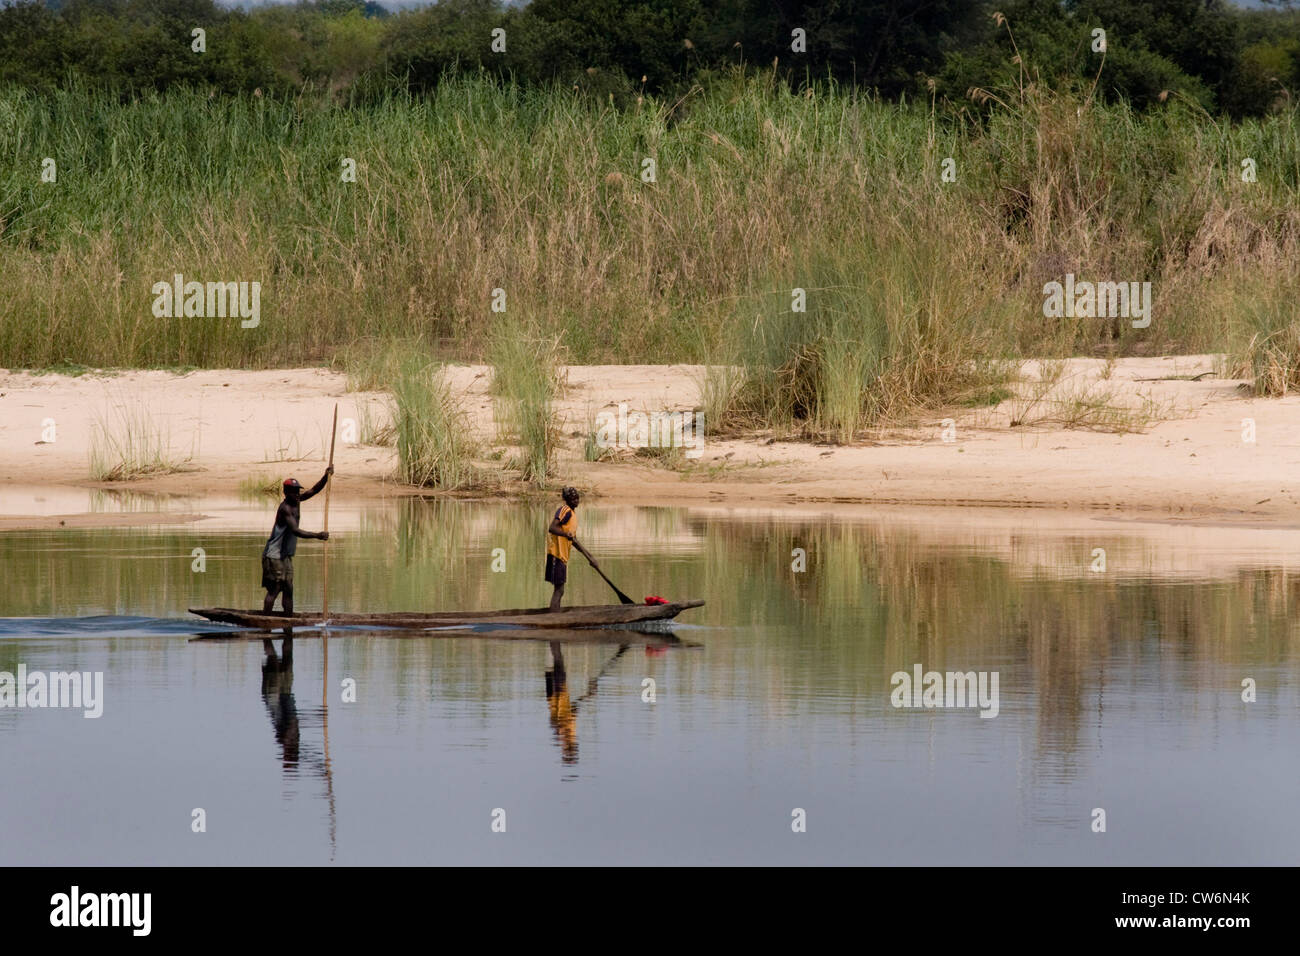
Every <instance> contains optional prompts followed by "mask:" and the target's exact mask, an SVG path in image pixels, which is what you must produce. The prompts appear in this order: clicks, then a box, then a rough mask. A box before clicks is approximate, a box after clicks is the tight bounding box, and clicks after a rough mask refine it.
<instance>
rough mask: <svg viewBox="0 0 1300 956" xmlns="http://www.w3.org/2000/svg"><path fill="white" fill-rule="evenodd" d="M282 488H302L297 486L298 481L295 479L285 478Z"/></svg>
mask: <svg viewBox="0 0 1300 956" xmlns="http://www.w3.org/2000/svg"><path fill="white" fill-rule="evenodd" d="M284 486H285V487H286V488H301V487H302V485H300V484H298V479H297V478H286V479H284Z"/></svg>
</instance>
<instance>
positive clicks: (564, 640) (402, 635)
mask: <svg viewBox="0 0 1300 956" xmlns="http://www.w3.org/2000/svg"><path fill="white" fill-rule="evenodd" d="M330 633H331V632H330V631H329V630H327V629H325V628H317V627H309V628H303V629H302V630H298V631H295V630H293V629H292V628H290V629H288V630H287V632H286V633H284V634H272V633H270V632H269V631H255V630H252V629H250V628H237V627H229V628H225V629H224V630H220V631H199V632H198V633H196V634H195V635H194V636H193V637H191V638H190V642H191V643H197V644H212V643H227V642H234V641H269V640H271V639H273V638H274V639H279V638H280V637H288V638H292V639H294V640H299V641H302V640H319V639H321V638H323V637H325V636H326V635H328V634H330ZM333 634H334V636H335V637H336V638H341V637H343V636H344V634H343V632H342V631H334V632H333ZM349 636H362V637H365V638H366V639H367V640H369V639H372V638H373V639H386V640H404V639H405V640H410V639H415V640H424V639H426V638H429V639H442V640H465V639H467V638H473V639H474V640H477V641H539V642H542V643H559V644H565V645H568V644H596V645H605V644H609V645H619V644H628V645H633V646H636V647H656V648H665V647H701V646H702V645H700V644H697V643H695V642H693V641H688V640H683V639H682V638H680V637H678V636H677V635H676V634H674V633H672V632H671V631H668V630H665V629H663V626H662V625H656V624H655V623H654V622H653V621H648V622H646V623H644V624H624V625H622V626H620V627H495V626H492V625H489V626H488V627H482V628H480V627H475V628H470V629H467V628H459V627H448V628H433V629H432V630H428V629H426V630H421V631H415V630H403V629H402V628H366V630H364V631H352V632H350V635H349Z"/></svg>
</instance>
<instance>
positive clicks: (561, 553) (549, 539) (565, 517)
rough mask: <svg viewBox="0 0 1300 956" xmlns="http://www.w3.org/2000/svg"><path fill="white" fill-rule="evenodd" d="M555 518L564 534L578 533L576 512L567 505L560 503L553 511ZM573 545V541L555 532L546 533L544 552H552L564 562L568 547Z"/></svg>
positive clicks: (567, 554)
mask: <svg viewBox="0 0 1300 956" xmlns="http://www.w3.org/2000/svg"><path fill="white" fill-rule="evenodd" d="M555 520H556V521H558V522H559V523H560V530H561V531H564V532H565V533H566V534H577V533H578V513H577V512H576V511H574V510H573V509H572V508H570V507H569V506H568V505H560V507H559V509H558V510H557V511H556V512H555ZM572 547H573V542H572V541H570V540H569V539H568V538H561V537H560V536H559V535H557V534H551V533H550V532H549V531H548V532H547V534H546V553H547V554H552V555H554V556H555V557H556V558H558V559H559V560H560V561H563V562H564V563H565V564H568V563H569V549H570V548H572Z"/></svg>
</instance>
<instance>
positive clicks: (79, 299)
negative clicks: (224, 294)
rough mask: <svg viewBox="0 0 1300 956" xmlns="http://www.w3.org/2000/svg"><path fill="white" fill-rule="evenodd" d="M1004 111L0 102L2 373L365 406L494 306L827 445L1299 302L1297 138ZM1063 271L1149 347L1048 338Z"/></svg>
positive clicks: (1262, 124) (469, 335) (1176, 114)
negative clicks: (1012, 369)
mask: <svg viewBox="0 0 1300 956" xmlns="http://www.w3.org/2000/svg"><path fill="white" fill-rule="evenodd" d="M997 94H998V103H997V104H995V105H994V107H993V108H992V109H991V110H990V111H989V112H988V113H987V115H981V116H979V118H972V117H973V115H974V114H972V113H968V112H967V113H963V112H957V113H952V114H948V115H944V114H941V113H937V112H935V111H932V110H931V109H930V108H929V107H928V106H927V105H926V104H923V103H905V104H891V103H884V102H881V101H879V100H877V99H875V98H873V97H871V96H867V95H864V94H861V93H857V92H854V91H852V90H848V89H844V88H840V87H837V86H834V85H831V84H813V85H812V86H810V87H809V88H807V89H806V90H802V91H792V90H789V89H786V88H784V87H783V86H782V85H780V84H773V83H770V82H768V81H767V77H765V76H761V75H752V74H751V75H745V74H741V73H736V74H731V75H721V76H718V77H715V78H714V79H713V80H711V81H709V82H708V83H705V84H703V85H702V86H700V87H697V88H695V89H694V90H693V91H692V92H691V93H690V94H689V95H688V96H687V97H686V98H685V99H684V100H682V101H680V102H678V101H677V100H674V101H672V102H668V101H659V100H656V99H655V98H654V97H646V98H645V99H644V100H643V101H642V102H640V103H638V104H636V105H634V106H632V107H629V108H628V109H623V110H620V109H615V108H612V107H609V106H606V105H601V104H599V103H593V102H592V101H591V100H589V99H585V98H582V97H580V96H578V95H576V94H574V93H573V92H572V91H567V90H564V89H558V88H551V89H547V88H539V87H533V88H523V87H519V86H516V85H513V84H511V83H509V82H502V81H498V80H494V79H492V78H489V77H482V76H460V77H449V78H447V79H446V81H445V82H443V83H440V84H439V85H438V86H437V87H436V88H435V89H434V90H433V91H431V92H430V93H429V94H428V95H427V96H425V97H423V98H412V97H408V96H405V95H399V94H385V95H382V96H376V97H375V98H374V99H372V100H368V101H367V102H366V104H365V105H347V104H340V103H335V102H331V101H330V100H328V99H327V98H319V99H316V98H313V97H311V96H308V95H304V96H300V97H296V98H292V99H276V98H273V97H248V96H220V97H212V98H209V97H208V96H207V94H206V93H203V92H196V91H185V90H175V91H172V92H169V93H167V94H165V95H154V94H147V95H142V96H139V97H137V98H135V99H132V100H129V101H126V102H122V101H120V100H119V99H118V98H116V97H114V96H112V95H110V94H107V93H103V92H96V91H92V90H88V89H83V88H76V87H73V88H70V89H65V90H58V91H51V92H45V93H35V92H31V91H28V90H23V89H15V88H12V87H9V88H3V89H0V274H2V275H3V276H4V279H5V281H4V295H3V296H0V366H5V367H31V368H45V367H52V366H64V367H67V366H87V367H141V366H147V367H177V366H182V367H274V366H286V365H302V364H317V363H322V362H330V361H336V362H344V363H345V364H349V365H350V366H351V367H352V368H354V369H355V370H356V371H355V374H354V376H353V377H354V385H355V386H356V387H366V388H374V387H384V385H385V384H386V383H388V382H391V381H392V380H393V376H394V374H395V372H394V370H393V367H392V366H391V365H385V364H384V363H385V362H386V361H387V356H388V354H389V352H390V349H389V344H390V343H400V344H401V349H400V351H402V352H419V353H420V354H425V355H429V354H436V355H439V356H441V357H444V358H455V359H466V360H467V359H474V360H483V359H486V358H487V357H488V356H489V353H490V352H491V351H492V349H493V344H492V343H493V338H492V336H493V331H492V330H493V329H494V326H495V324H496V323H497V321H498V320H499V318H500V316H499V315H498V314H496V313H493V312H492V311H491V305H492V296H493V290H495V289H502V290H504V291H505V293H506V294H507V296H508V300H509V313H508V314H509V315H511V316H512V317H513V316H517V315H526V316H528V317H529V321H530V323H532V324H533V326H534V327H535V329H536V331H537V333H538V335H540V336H543V337H545V338H547V339H548V340H549V339H554V340H557V341H558V342H559V343H560V344H561V345H562V347H563V349H564V351H565V356H566V359H568V360H569V361H572V362H575V363H593V362H612V363H631V362H636V363H644V362H691V363H710V364H715V365H716V364H729V365H736V366H739V367H742V368H743V369H744V371H745V378H746V384H745V386H744V389H745V392H746V395H745V397H744V398H743V399H742V400H739V402H738V403H737V401H733V400H731V398H730V397H728V398H727V399H726V400H725V401H721V404H722V405H723V406H725V407H726V408H727V410H728V411H729V413H730V414H731V416H732V419H733V421H734V420H738V419H744V418H746V417H748V418H749V419H752V420H754V421H756V422H758V423H760V424H763V425H765V426H780V427H782V428H786V429H792V430H806V431H811V432H816V433H818V434H824V435H827V436H828V437H832V438H837V439H839V440H848V439H849V437H850V436H851V435H853V434H854V433H856V432H858V431H860V430H861V429H862V428H863V427H869V426H870V424H871V423H873V422H876V421H880V420H882V419H886V418H889V417H894V416H899V415H906V414H910V413H911V412H912V411H914V410H915V408H916V407H918V406H919V407H927V406H929V405H933V404H935V403H937V402H941V401H944V400H946V398H947V397H948V396H950V395H952V394H953V393H954V392H960V391H961V390H962V389H964V388H972V387H977V386H978V385H979V382H980V381H981V380H983V379H986V378H988V374H987V368H986V364H987V363H989V362H992V361H995V360H999V359H1002V358H1005V357H1006V356H1007V355H1008V354H1011V355H1014V356H1029V355H1065V354H1078V353H1084V354H1087V353H1089V352H1091V351H1093V350H1095V349H1098V348H1107V349H1111V350H1118V351H1119V352H1121V353H1123V352H1134V351H1143V352H1153V351H1160V352H1180V351H1207V350H1208V351H1223V352H1228V351H1233V350H1238V349H1244V348H1245V347H1246V344H1247V343H1248V342H1249V341H1250V339H1251V336H1250V335H1245V336H1244V338H1243V335H1242V332H1243V329H1244V328H1245V327H1247V326H1249V325H1250V324H1251V322H1252V320H1251V319H1250V316H1249V309H1250V303H1251V302H1252V300H1255V299H1258V298H1260V297H1261V296H1268V295H1271V293H1272V290H1273V289H1275V288H1276V287H1278V285H1279V284H1283V283H1294V282H1295V281H1297V280H1298V279H1300V112H1298V111H1297V109H1295V108H1290V109H1287V110H1284V111H1282V112H1278V113H1274V114H1271V115H1269V116H1266V117H1263V118H1261V119H1258V120H1249V121H1243V122H1241V123H1238V124H1231V125H1230V124H1223V123H1220V122H1218V121H1216V120H1214V119H1212V118H1210V117H1208V116H1207V115H1205V114H1204V113H1203V112H1201V111H1200V110H1199V109H1197V108H1195V107H1194V106H1193V105H1192V104H1190V103H1188V102H1186V101H1184V100H1183V99H1181V98H1179V97H1176V96H1175V97H1171V98H1169V100H1168V102H1166V103H1164V104H1161V105H1160V106H1159V107H1158V108H1153V109H1152V110H1150V111H1148V112H1146V113H1136V112H1134V111H1132V110H1130V109H1129V108H1128V107H1126V106H1125V105H1123V104H1104V103H1101V102H1099V101H1097V100H1094V99H1090V98H1088V97H1087V96H1086V95H1085V94H1076V93H1071V92H1051V91H1048V90H1046V89H1038V88H1027V89H1023V90H1015V91H997ZM231 143H238V144H240V148H238V149H233V148H231V146H230V144H231ZM44 156H49V157H55V158H57V159H58V161H59V163H60V166H59V172H58V182H57V183H53V184H52V183H42V182H41V181H40V177H39V168H38V165H34V164H36V162H37V161H36V160H33V157H44ZM1244 157H1249V158H1251V159H1253V160H1254V162H1255V168H1256V169H1257V170H1258V176H1257V181H1254V182H1249V183H1247V182H1243V181H1242V178H1241V169H1242V167H1241V162H1242V159H1243V158H1244ZM344 158H351V159H354V160H355V161H356V164H357V177H356V181H355V182H345V181H343V180H342V177H341V162H342V160H343V159H344ZM647 158H653V159H654V160H655V161H656V164H657V175H656V181H655V182H645V181H643V180H642V178H641V176H640V173H641V170H642V162H643V160H644V159H647ZM949 158H951V159H952V160H953V165H952V168H953V169H954V170H955V181H952V182H944V181H943V180H942V179H941V172H942V169H943V164H944V160H946V159H949ZM1067 272H1071V273H1073V274H1075V275H1076V276H1080V277H1086V278H1090V279H1096V280H1114V281H1151V282H1152V283H1153V285H1154V287H1155V306H1154V314H1153V317H1152V323H1151V325H1150V327H1149V328H1146V329H1134V328H1132V327H1131V326H1130V324H1129V323H1124V322H1108V321H1105V320H1088V319H1082V320H1080V319H1060V320H1055V319H1053V320H1049V319H1045V318H1044V317H1043V315H1042V300H1043V296H1042V291H1041V290H1042V286H1043V284H1044V283H1045V282H1047V281H1051V280H1059V279H1061V278H1062V277H1063V276H1064V274H1065V273H1067ZM178 273H179V274H182V275H183V276H184V277H185V278H186V279H187V280H190V279H193V280H197V281H201V282H209V281H211V282H217V281H222V282H225V281H248V282H252V281H258V282H261V283H262V286H261V296H262V298H261V320H260V322H259V324H258V325H257V326H256V327H252V328H245V327H243V325H242V324H241V322H240V320H239V319H238V318H229V317H227V318H220V317H197V316H195V317H187V318H176V319H173V318H156V317H155V316H154V314H153V310H152V306H153V301H154V295H153V292H152V289H153V286H154V284H155V283H158V282H166V281H170V280H171V279H172V277H173V276H174V275H175V274H178ZM1229 286H1231V287H1232V288H1233V289H1234V290H1235V292H1234V293H1233V294H1232V295H1231V296H1229V295H1227V294H1226V291H1225V290H1226V289H1227V288H1228V287H1229ZM792 288H804V289H807V290H809V294H810V311H809V312H808V313H807V315H805V316H802V317H800V318H799V319H797V320H796V319H791V318H790V313H789V305H790V290H791V289H792ZM755 322H757V324H758V326H759V328H758V329H757V330H756V331H754V332H752V334H750V335H749V338H748V339H745V340H741V339H740V330H742V329H744V328H750V329H752V328H753V326H754V324H755ZM783 323H784V326H783ZM801 324H802V325H803V326H807V327H800V326H801ZM786 326H788V327H786ZM858 335H864V336H866V338H865V339H864V341H865V342H867V343H868V348H866V349H865V350H859V349H857V348H855V347H853V345H852V343H853V342H855V341H856V339H855V338H854V337H855V336H858ZM1260 341H1261V342H1262V341H1263V339H1260ZM1269 343H1270V344H1269V345H1268V348H1269V349H1272V350H1274V351H1276V350H1277V349H1281V350H1282V351H1281V353H1278V354H1277V355H1275V357H1274V358H1273V359H1270V360H1269V361H1270V362H1272V363H1273V364H1277V365H1279V367H1281V366H1285V365H1286V364H1287V363H1288V362H1291V361H1292V358H1293V357H1294V354H1295V352H1296V346H1295V344H1294V343H1291V342H1289V341H1288V340H1286V338H1285V336H1278V337H1275V338H1273V339H1270V340H1269ZM913 350H916V357H914V358H912V357H909V356H912V354H913ZM736 352H738V353H740V354H731V353H736ZM360 353H367V354H366V355H361V354H360ZM350 355H355V357H353V358H349V356H350ZM900 360H905V361H902V362H901V364H900ZM972 383H973V384H972ZM723 391H724V392H725V391H727V390H726V389H724V390H723ZM719 424H721V420H720V419H718V418H716V417H714V418H712V419H711V427H712V426H716V425H719Z"/></svg>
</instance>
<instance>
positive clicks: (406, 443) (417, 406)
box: [392, 356, 482, 490]
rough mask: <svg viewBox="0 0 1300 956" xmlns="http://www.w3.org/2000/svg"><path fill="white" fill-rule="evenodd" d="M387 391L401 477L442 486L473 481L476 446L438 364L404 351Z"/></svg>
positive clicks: (453, 486) (476, 476)
mask: <svg viewBox="0 0 1300 956" xmlns="http://www.w3.org/2000/svg"><path fill="white" fill-rule="evenodd" d="M392 393H393V422H394V428H395V432H396V445H397V460H398V467H399V469H400V472H401V478H402V480H403V481H405V482H406V483H407V484H412V485H423V486H426V487H431V488H442V489H446V490H455V489H458V488H466V487H470V486H472V485H474V484H476V483H478V482H479V481H480V479H481V477H482V476H481V475H480V473H479V472H478V470H477V469H476V468H475V466H474V462H473V459H474V456H475V454H476V453H477V451H478V449H477V447H476V445H475V443H474V440H473V438H472V437H471V432H470V425H469V421H468V419H467V417H466V414H465V412H464V410H463V409H462V408H461V407H460V406H459V405H458V404H457V402H456V399H455V397H454V396H453V395H452V394H451V389H450V388H449V387H448V386H447V383H446V382H445V381H444V380H443V377H442V369H441V367H440V366H437V365H431V364H429V363H428V362H427V361H425V360H424V359H422V358H420V357H419V356H408V357H407V358H406V359H405V360H403V362H402V363H401V365H400V367H399V369H398V372H397V377H396V378H395V379H394V381H393V383H392Z"/></svg>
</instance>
